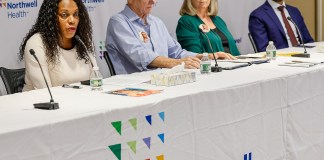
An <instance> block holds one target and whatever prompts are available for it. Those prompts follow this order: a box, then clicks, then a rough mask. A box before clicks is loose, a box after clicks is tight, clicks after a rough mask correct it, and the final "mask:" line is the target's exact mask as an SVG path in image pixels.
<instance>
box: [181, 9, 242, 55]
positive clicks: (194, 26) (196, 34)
mask: <svg viewBox="0 0 324 160" xmlns="http://www.w3.org/2000/svg"><path fill="white" fill-rule="evenodd" d="M210 18H211V19H212V21H213V22H214V24H215V26H216V27H217V28H218V29H219V30H220V31H221V32H222V33H223V34H224V35H225V36H226V38H227V40H228V43H229V50H230V53H231V54H232V55H233V56H237V55H240V52H239V51H238V49H237V46H236V44H235V40H234V38H233V36H232V34H231V33H230V32H229V30H228V29H227V26H226V24H225V22H224V21H223V20H222V19H221V18H220V17H218V16H215V17H210ZM201 24H204V22H203V21H202V20H201V19H200V18H199V17H198V16H190V15H183V16H182V17H181V18H180V19H179V21H178V26H177V30H176V32H177V39H178V41H179V43H180V44H181V46H182V48H184V49H186V50H188V51H191V52H195V53H204V52H208V53H212V50H211V48H210V46H209V43H208V40H207V38H206V36H205V35H204V33H203V32H202V31H200V30H199V25H201ZM205 34H206V35H207V36H208V38H209V40H210V42H211V45H212V47H213V49H214V52H224V47H223V44H222V40H221V38H220V36H219V35H218V34H217V33H216V32H215V31H213V30H210V31H209V32H207V33H205Z"/></svg>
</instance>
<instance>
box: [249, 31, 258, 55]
mask: <svg viewBox="0 0 324 160" xmlns="http://www.w3.org/2000/svg"><path fill="white" fill-rule="evenodd" d="M248 36H249V39H250V42H251V44H252V47H253V50H254V53H258V49H257V48H256V45H255V43H254V40H253V37H252V36H251V33H248Z"/></svg>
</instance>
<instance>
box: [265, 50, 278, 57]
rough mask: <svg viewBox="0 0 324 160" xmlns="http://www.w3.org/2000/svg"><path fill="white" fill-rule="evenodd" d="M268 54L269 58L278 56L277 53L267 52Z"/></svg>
mask: <svg viewBox="0 0 324 160" xmlns="http://www.w3.org/2000/svg"><path fill="white" fill-rule="evenodd" d="M266 53H267V57H270V58H272V57H276V56H277V52H276V51H266Z"/></svg>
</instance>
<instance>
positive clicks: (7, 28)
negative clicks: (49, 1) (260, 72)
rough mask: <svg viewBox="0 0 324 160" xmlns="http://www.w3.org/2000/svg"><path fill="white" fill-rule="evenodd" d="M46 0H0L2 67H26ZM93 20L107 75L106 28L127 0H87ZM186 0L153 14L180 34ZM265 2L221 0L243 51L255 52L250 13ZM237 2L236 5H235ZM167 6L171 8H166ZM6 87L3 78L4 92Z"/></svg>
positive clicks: (168, 2) (169, 0) (168, 1)
mask: <svg viewBox="0 0 324 160" xmlns="http://www.w3.org/2000/svg"><path fill="white" fill-rule="evenodd" d="M42 2H43V0H0V23H1V29H0V36H1V38H0V48H1V51H0V56H1V58H0V67H6V68H23V67H24V63H23V62H20V61H19V60H18V52H19V47H20V44H21V42H22V39H23V37H25V35H26V34H27V32H28V31H29V29H30V28H31V26H32V25H33V24H34V23H35V20H36V18H37V15H38V10H39V8H40V6H41V4H42ZM83 2H84V4H85V5H86V7H87V9H88V12H89V15H90V17H91V20H92V24H93V38H94V39H93V40H94V43H95V52H96V56H97V57H96V58H97V62H98V65H99V67H100V71H101V73H102V75H103V77H105V78H106V77H109V76H110V73H109V70H108V67H107V64H106V62H105V60H104V59H103V55H102V53H103V51H105V50H106V49H105V42H104V41H105V39H106V30H107V25H108V21H109V18H110V17H111V16H112V15H114V14H116V13H118V12H120V11H121V10H123V9H124V6H125V4H126V3H127V1H126V0H122V1H120V0H83ZM182 2H183V1H174V0H160V1H158V3H157V5H156V6H155V8H154V9H153V13H152V14H153V15H155V16H157V17H159V18H161V19H162V20H163V21H164V23H165V24H166V26H167V28H168V29H169V32H170V34H171V35H172V36H173V37H174V38H176V35H175V29H176V26H177V22H178V19H179V18H180V15H179V9H180V7H181V5H182ZM262 3H264V1H260V0H245V1H237V0H220V1H219V15H220V16H221V17H222V18H223V19H224V21H225V22H226V24H227V26H228V28H229V30H230V32H231V33H232V34H233V36H234V38H235V40H236V42H237V45H238V48H239V50H240V52H241V53H242V54H246V53H252V52H253V49H252V46H251V44H250V41H249V39H248V37H247V33H248V16H249V14H250V12H251V11H252V10H253V9H255V8H256V7H258V6H259V5H261V4H262ZM233 4H235V5H233ZM166 10H167V12H166ZM5 93H6V91H5V89H4V86H3V84H2V81H1V82H0V95H2V94H5Z"/></svg>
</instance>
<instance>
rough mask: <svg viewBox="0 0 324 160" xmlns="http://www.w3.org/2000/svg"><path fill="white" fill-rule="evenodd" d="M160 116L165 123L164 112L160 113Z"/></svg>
mask: <svg viewBox="0 0 324 160" xmlns="http://www.w3.org/2000/svg"><path fill="white" fill-rule="evenodd" d="M159 116H160V118H161V119H162V121H163V122H164V112H160V113H159Z"/></svg>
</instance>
